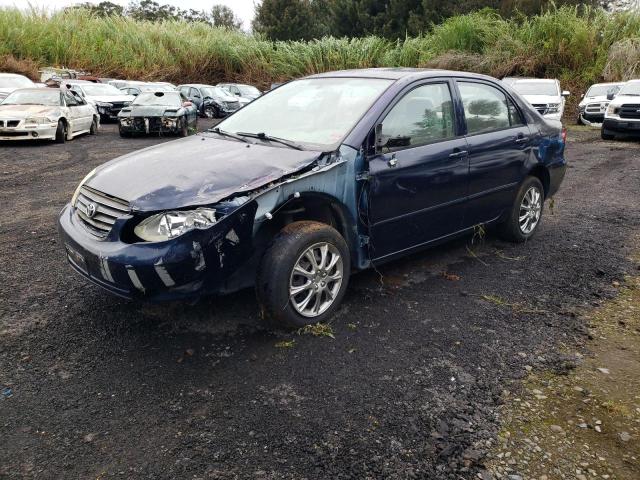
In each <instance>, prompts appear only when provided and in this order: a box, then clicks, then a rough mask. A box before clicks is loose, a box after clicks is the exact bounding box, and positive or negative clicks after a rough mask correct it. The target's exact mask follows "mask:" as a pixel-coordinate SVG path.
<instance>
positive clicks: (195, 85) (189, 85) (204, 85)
mask: <svg viewBox="0 0 640 480" xmlns="http://www.w3.org/2000/svg"><path fill="white" fill-rule="evenodd" d="M178 87H215V85H209V84H207V83H183V84H182V85H178Z"/></svg>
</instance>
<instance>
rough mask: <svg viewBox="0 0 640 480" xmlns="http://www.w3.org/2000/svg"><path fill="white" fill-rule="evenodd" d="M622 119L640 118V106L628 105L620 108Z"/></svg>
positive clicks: (635, 104)
mask: <svg viewBox="0 0 640 480" xmlns="http://www.w3.org/2000/svg"><path fill="white" fill-rule="evenodd" d="M620 118H640V104H637V103H627V104H626V105H622V106H621V107H620Z"/></svg>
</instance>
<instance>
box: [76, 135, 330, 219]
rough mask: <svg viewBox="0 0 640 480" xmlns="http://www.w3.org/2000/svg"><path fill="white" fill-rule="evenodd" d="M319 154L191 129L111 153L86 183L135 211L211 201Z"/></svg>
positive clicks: (252, 186) (247, 188)
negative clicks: (185, 134) (113, 155)
mask: <svg viewBox="0 0 640 480" xmlns="http://www.w3.org/2000/svg"><path fill="white" fill-rule="evenodd" d="M321 155H322V152H317V151H300V150H293V149H288V148H278V147H268V146H262V145H250V144H247V143H242V142H237V141H232V140H222V139H218V138H216V137H214V136H213V135H207V134H203V135H194V136H191V137H188V138H183V139H180V140H174V141H172V142H167V143H164V144H160V145H156V146H153V147H149V148H146V149H143V150H138V151H136V152H132V153H129V154H127V155H124V156H122V157H119V158H116V159H115V160H112V161H110V162H108V163H106V164H104V165H102V166H101V167H98V168H97V169H96V171H95V173H94V174H93V175H92V176H91V177H90V179H89V180H87V182H86V185H88V186H89V187H91V188H94V189H96V190H99V191H101V192H103V193H106V194H108V195H112V196H114V197H118V198H121V199H122V200H126V201H127V202H129V204H130V206H131V207H132V208H133V209H134V210H140V211H149V212H151V211H159V210H167V209H175V208H183V207H190V206H199V205H211V204H214V203H216V202H219V201H220V200H223V199H225V198H227V197H229V196H231V195H233V194H234V193H242V192H249V191H251V190H254V189H256V188H259V187H262V186H264V185H267V184H268V183H271V182H273V181H276V180H279V179H280V178H282V177H283V176H285V175H288V174H291V173H294V172H297V171H299V170H301V169H304V168H305V167H308V166H310V165H312V164H313V163H314V162H315V161H316V160H317V159H318V158H319V157H320V156H321Z"/></svg>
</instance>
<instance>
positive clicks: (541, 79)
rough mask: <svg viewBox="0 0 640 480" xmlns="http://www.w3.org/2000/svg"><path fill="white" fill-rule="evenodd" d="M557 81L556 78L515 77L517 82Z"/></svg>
mask: <svg viewBox="0 0 640 480" xmlns="http://www.w3.org/2000/svg"><path fill="white" fill-rule="evenodd" d="M557 81H558V79H557V78H517V79H516V83H517V82H539V83H547V82H553V83H556V82H557Z"/></svg>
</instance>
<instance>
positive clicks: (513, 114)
mask: <svg viewBox="0 0 640 480" xmlns="http://www.w3.org/2000/svg"><path fill="white" fill-rule="evenodd" d="M507 106H508V107H509V122H510V123H511V126H512V127H519V126H520V125H524V120H523V119H522V113H520V110H518V107H516V105H515V103H513V102H512V101H511V99H509V98H508V99H507Z"/></svg>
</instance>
